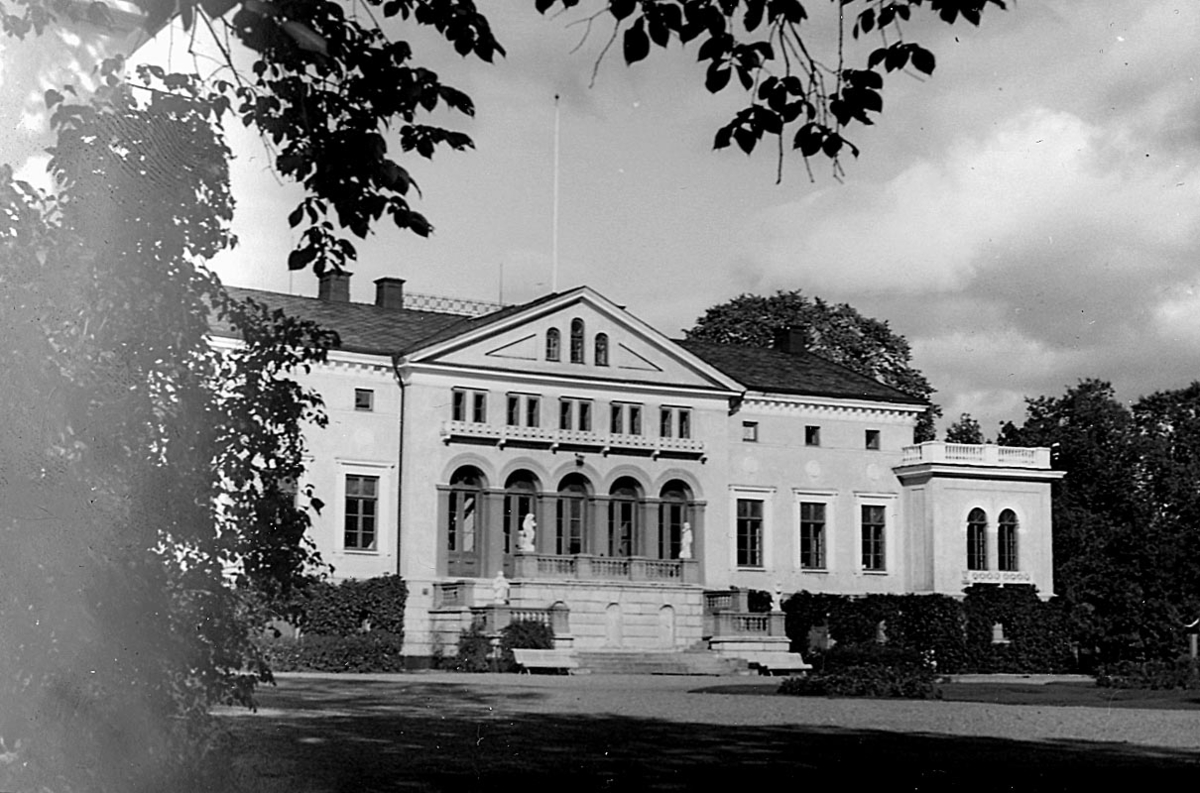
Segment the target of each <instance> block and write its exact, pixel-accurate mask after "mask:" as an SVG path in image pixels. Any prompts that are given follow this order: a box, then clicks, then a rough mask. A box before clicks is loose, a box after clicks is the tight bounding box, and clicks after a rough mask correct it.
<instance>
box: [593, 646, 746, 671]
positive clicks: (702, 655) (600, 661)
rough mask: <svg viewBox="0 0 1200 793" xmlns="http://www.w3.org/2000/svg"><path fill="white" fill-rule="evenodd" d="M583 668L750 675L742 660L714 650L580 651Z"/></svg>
mask: <svg viewBox="0 0 1200 793" xmlns="http://www.w3.org/2000/svg"><path fill="white" fill-rule="evenodd" d="M575 657H576V659H577V660H578V661H579V666H580V668H581V669H587V670H588V671H590V672H592V673H593V674H611V675H617V674H624V675H738V674H750V673H751V672H750V668H749V665H748V664H747V663H746V662H745V661H744V660H742V659H735V658H722V657H721V656H719V655H716V654H715V653H711V652H696V651H694V650H689V651H687V652H638V651H628V650H626V651H619V650H580V651H577V652H576V653H575Z"/></svg>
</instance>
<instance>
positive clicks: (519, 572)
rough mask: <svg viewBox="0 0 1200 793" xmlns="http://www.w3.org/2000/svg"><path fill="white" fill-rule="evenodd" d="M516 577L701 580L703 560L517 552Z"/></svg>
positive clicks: (698, 581)
mask: <svg viewBox="0 0 1200 793" xmlns="http://www.w3.org/2000/svg"><path fill="white" fill-rule="evenodd" d="M513 562H514V564H513V577H514V578H516V579H522V578H531V579H567V580H576V581H638V582H642V581H660V582H663V583H673V584H698V583H700V563H699V562H698V561H697V560H695V559H649V558H646V557H643V556H596V555H594V554H586V553H580V554H573V555H571V556H559V555H555V554H544V553H528V552H518V553H517V554H516V555H515V556H514V559H513Z"/></svg>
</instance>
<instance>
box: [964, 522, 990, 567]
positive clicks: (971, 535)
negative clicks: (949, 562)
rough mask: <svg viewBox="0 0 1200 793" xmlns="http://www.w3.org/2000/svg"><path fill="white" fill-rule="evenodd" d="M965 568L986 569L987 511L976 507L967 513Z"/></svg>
mask: <svg viewBox="0 0 1200 793" xmlns="http://www.w3.org/2000/svg"><path fill="white" fill-rule="evenodd" d="M967 569H968V570H986V569H987V513H986V512H984V511H983V510H982V509H979V508H978V507H976V508H975V509H973V510H971V512H970V514H969V515H967Z"/></svg>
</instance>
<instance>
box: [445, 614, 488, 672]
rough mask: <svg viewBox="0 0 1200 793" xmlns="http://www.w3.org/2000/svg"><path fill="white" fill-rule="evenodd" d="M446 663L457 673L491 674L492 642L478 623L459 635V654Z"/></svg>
mask: <svg viewBox="0 0 1200 793" xmlns="http://www.w3.org/2000/svg"><path fill="white" fill-rule="evenodd" d="M445 663H446V664H447V665H448V666H449V667H450V668H451V669H453V670H454V671H456V672H490V671H492V641H491V639H489V638H488V636H487V634H485V633H484V632H483V628H482V627H481V626H480V625H479V624H478V623H476V624H474V625H472V626H471V627H470V628H467V629H466V630H464V631H463V632H462V633H461V634H460V635H459V637H458V653H457V654H456V655H455V656H454V657H453V658H447V659H446V661H445Z"/></svg>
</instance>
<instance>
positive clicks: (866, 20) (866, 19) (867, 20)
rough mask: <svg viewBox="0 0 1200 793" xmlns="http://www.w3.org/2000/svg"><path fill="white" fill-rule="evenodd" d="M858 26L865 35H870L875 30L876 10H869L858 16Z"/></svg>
mask: <svg viewBox="0 0 1200 793" xmlns="http://www.w3.org/2000/svg"><path fill="white" fill-rule="evenodd" d="M858 24H859V27H861V28H862V32H863V33H870V32H871V31H872V30H873V29H874V28H875V9H874V8H868V9H867V10H866V11H863V12H862V13H861V14H859V15H858Z"/></svg>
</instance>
